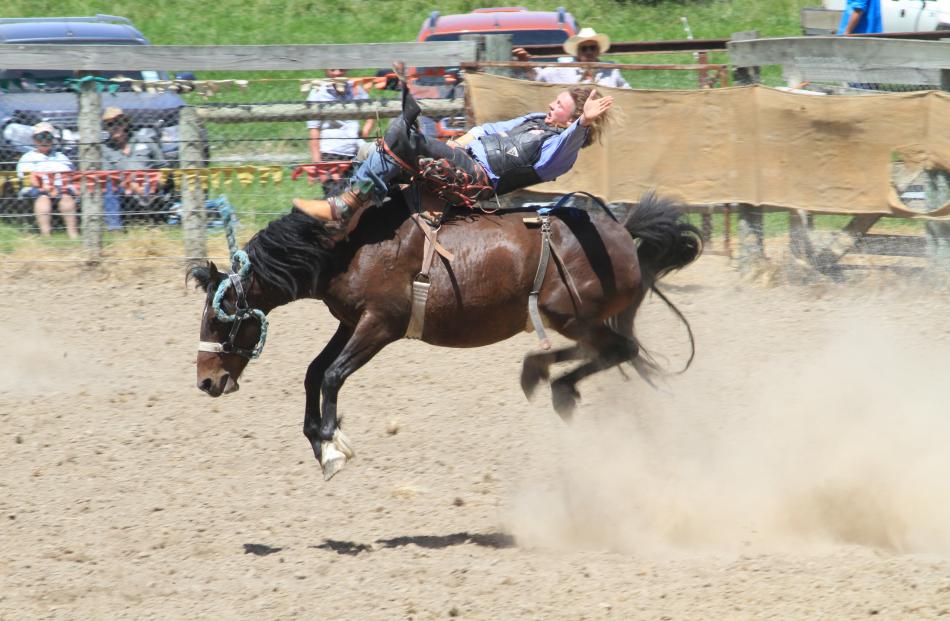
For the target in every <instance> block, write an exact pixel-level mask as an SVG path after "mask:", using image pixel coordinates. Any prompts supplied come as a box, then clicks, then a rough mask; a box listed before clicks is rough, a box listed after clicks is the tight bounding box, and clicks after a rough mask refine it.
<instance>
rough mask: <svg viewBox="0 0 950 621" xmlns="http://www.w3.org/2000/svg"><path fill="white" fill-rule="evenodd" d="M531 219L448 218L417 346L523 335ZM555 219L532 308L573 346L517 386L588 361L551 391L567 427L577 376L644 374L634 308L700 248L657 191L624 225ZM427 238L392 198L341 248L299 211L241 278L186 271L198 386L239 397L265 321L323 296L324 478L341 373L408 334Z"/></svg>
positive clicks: (308, 417)
mask: <svg viewBox="0 0 950 621" xmlns="http://www.w3.org/2000/svg"><path fill="white" fill-rule="evenodd" d="M601 206H603V205H601ZM526 215H534V214H533V213H530V212H529V213H526V210H523V209H522V210H511V211H504V212H498V213H494V214H482V213H476V212H472V211H466V212H465V213H463V214H461V215H457V216H456V217H454V218H449V219H448V220H447V221H445V222H444V223H443V225H442V228H441V230H440V232H439V236H438V241H439V243H441V244H442V245H443V246H444V247H445V248H447V249H448V250H450V251H451V252H452V253H454V258H453V260H452V261H451V262H449V261H446V260H444V259H441V258H440V257H438V256H437V257H436V262H435V264H434V265H433V267H432V269H431V270H430V277H431V288H430V290H429V297H428V301H427V303H426V306H425V315H424V330H423V333H422V336H421V339H422V340H423V341H425V342H427V343H430V344H433V345H439V346H443V347H479V346H482V345H489V344H491V343H496V342H498V341H501V340H504V339H507V338H509V337H511V336H514V335H515V334H517V333H519V332H521V331H523V330H526V329H528V328H529V327H530V325H531V324H530V322H529V317H528V304H527V301H528V297H529V294H530V292H531V290H532V286H533V284H534V280H535V273H536V272H537V271H538V265H539V259H540V256H541V248H542V243H541V233H540V232H539V229H538V228H537V227H531V226H528V225H527V224H526V218H525V216H526ZM551 216H552V218H551V239H552V245H553V247H554V248H555V250H556V252H555V257H556V259H557V260H552V261H550V262H549V263H548V265H547V273H546V275H545V278H544V281H543V287H542V288H541V291H540V295H539V298H538V299H539V309H540V313H541V316H542V317H543V320H544V324H545V325H546V326H548V327H549V328H551V329H554V330H555V331H557V332H559V333H560V334H562V335H563V336H565V337H567V338H568V339H571V340H573V341H575V345H573V346H570V347H565V348H563V349H558V350H554V351H542V352H539V353H532V354H529V355H527V356H526V357H525V360H524V364H523V369H522V375H521V385H522V388H523V390H524V392H525V394H526V395H527V396H528V397H531V395H532V394H533V393H534V391H535V389H536V388H537V386H538V384H539V383H540V382H542V381H546V380H548V379H549V367H550V366H551V365H552V364H554V363H557V362H565V361H572V360H580V361H582V363H581V364H580V365H579V366H578V367H577V368H576V369H574V370H572V371H570V372H568V373H566V374H565V375H563V376H561V377H559V378H558V379H556V380H554V381H553V382H552V383H551V388H552V398H553V402H554V408H555V410H556V411H557V412H558V413H559V414H560V415H561V416H562V417H564V418H565V419H566V418H568V417H569V416H570V414H571V412H572V410H573V409H574V406H575V404H576V399H577V398H578V397H579V395H578V393H577V390H576V387H575V386H576V384H577V382H578V381H580V380H581V379H583V378H585V377H587V376H589V375H591V374H593V373H596V372H598V371H601V370H604V369H607V368H609V367H612V366H616V365H619V364H620V363H623V362H631V363H633V365H634V367H635V368H636V369H637V370H638V371H639V372H640V373H641V375H642V374H643V373H644V371H645V370H647V369H649V368H650V367H651V366H652V363H651V362H650V361H649V359H648V358H646V359H645V358H644V356H643V353H642V352H641V349H640V346H639V344H638V342H637V340H636V338H635V337H634V332H633V319H634V316H635V314H636V311H637V308H638V307H639V305H640V303H641V302H642V301H643V299H644V296H645V295H646V293H647V292H648V291H650V290H651V289H652V290H654V291H656V292H657V294H658V295H660V296H661V297H662V298H663V300H664V301H666V302H667V303H668V304H669V301H668V300H666V298H665V297H663V296H662V294H660V293H659V291H658V290H656V288H655V283H656V281H657V280H658V279H659V278H661V277H662V276H663V275H664V274H666V273H667V272H669V271H671V270H674V269H678V268H681V267H683V266H685V265H687V264H688V263H690V262H691V261H693V260H694V259H695V258H696V257H698V256H699V254H700V252H701V250H702V242H701V236H700V233H699V231H698V230H697V229H696V227H694V226H692V225H691V224H689V223H687V222H685V221H684V219H683V217H682V214H681V212H680V210H679V209H678V208H677V207H676V206H675V205H673V204H672V203H671V202H669V201H666V200H663V199H659V198H657V197H655V196H654V195H652V194H648V195H647V196H646V197H644V199H643V200H642V201H641V202H640V203H639V204H638V205H637V206H636V207H634V208H631V209H630V210H629V211H628V212H627V214H626V216H625V217H624V219H623V220H622V221H619V220H617V219H615V218H614V216H613V215H612V214H611V213H610V212H609V211H608V210H607V209H606V207H604V208H603V209H592V210H589V211H588V210H584V209H579V208H558V209H555V210H553V211H552V213H551ZM424 237H425V236H424V233H423V231H422V229H421V228H420V226H419V225H418V224H417V222H416V221H415V220H414V219H413V218H411V217H410V210H409V208H408V205H407V202H406V201H405V200H404V199H403V198H402V195H398V194H395V195H393V196H392V197H391V200H390V201H389V202H388V203H386V204H384V205H383V206H381V207H376V208H371V209H369V210H368V211H367V212H366V213H365V214H364V215H363V217H362V219H361V220H360V222H359V225H358V226H357V228H356V230H355V231H353V233H352V234H351V235H350V237H349V239H347V240H345V241H340V242H335V241H333V240H332V238H331V235H330V233H329V232H328V231H327V230H326V229H325V228H324V227H323V226H322V225H321V224H320V223H319V222H318V221H316V220H314V219H313V218H311V217H309V216H307V215H305V214H304V213H302V212H300V211H298V210H296V209H295V210H293V211H291V212H290V213H288V214H287V215H285V216H283V217H281V218H280V219H278V220H275V221H273V222H271V223H270V224H268V226H267V227H266V228H264V229H263V230H261V231H259V232H258V233H257V234H256V235H255V236H254V237H253V238H252V239H251V240H250V241H249V242H248V243H247V246H246V248H245V250H246V255H245V254H244V253H238V254H239V256H238V261H237V263H239V264H240V267H241V269H240V270H238V271H237V273H234V272H231V273H229V274H222V273H221V272H219V271H218V270H217V268H216V267H215V266H214V264H213V263H209V264H208V265H207V267H198V268H194V269H193V270H192V271H191V275H192V276H193V277H194V278H195V279H196V281H197V282H198V284H199V286H200V287H202V288H204V289H205V290H206V291H207V295H208V298H207V303H206V305H205V310H204V313H203V317H202V322H201V337H200V338H201V345H200V346H199V352H198V360H197V367H198V388H200V389H201V390H203V391H204V392H206V393H208V394H209V395H211V396H212V397H217V396H219V395H221V394H222V393H227V392H232V391H235V390H237V388H238V384H237V380H238V378H239V377H240V375H241V372H242V371H243V370H244V368H245V366H246V365H247V363H248V361H249V359H250V358H252V357H257V355H258V354H259V353H260V349H261V348H262V347H263V342H264V337H265V336H266V318H265V315H266V313H268V312H270V311H271V310H272V309H274V308H276V307H278V306H281V305H283V304H287V303H289V302H293V301H294V300H298V299H301V298H317V299H320V300H323V302H324V303H325V304H326V305H327V307H328V308H329V310H330V312H331V313H332V314H333V316H334V317H335V318H336V319H337V320H339V322H340V323H339V326H338V327H337V329H336V333H335V334H334V335H333V336H332V337H331V338H330V342H329V343H327V345H326V347H324V349H323V351H322V352H320V354H319V355H318V356H317V357H316V358H315V359H314V360H313V362H311V363H310V366H309V368H308V369H307V375H306V380H305V383H304V386H305V389H306V412H305V416H304V425H303V431H304V435H305V436H306V437H307V439H308V440H309V441H310V444H311V446H312V448H313V451H314V455H315V456H316V458H317V460H318V461H319V462H320V463H321V465H322V466H323V469H324V475H325V476H326V478H329V477H331V476H332V475H333V474H334V473H335V472H336V471H337V470H339V468H341V467H342V466H343V465H344V463H345V461H346V457H348V456H350V455H351V454H352V452H351V449H350V448H349V445H348V442H347V440H346V439H345V436H342V435H341V433H340V431H339V429H338V416H337V394H338V392H339V390H340V388H341V387H342V385H343V382H344V381H346V378H347V377H349V376H350V375H351V374H352V373H354V372H355V371H356V370H357V369H359V368H360V367H362V366H363V365H364V364H366V363H367V362H369V360H370V359H372V358H373V356H375V355H376V354H377V353H378V352H379V351H380V350H381V349H382V348H383V347H385V346H386V345H388V344H389V343H392V342H394V341H396V340H399V339H401V338H403V337H404V336H405V335H406V330H407V326H408V324H409V322H410V314H411V307H412V295H411V283H412V281H413V278H414V277H415V276H416V274H417V273H418V272H419V270H420V265H421V263H422V259H423V245H424ZM235 269H238V267H235ZM670 306H671V307H672V304H670ZM673 309H674V311H676V309H675V307H673ZM676 313H677V315H678V316H679V317H680V318H681V319H682V315H680V314H679V311H676ZM683 321H684V323H685V319H683ZM686 327H687V329H688V328H689V324H688V323H686ZM690 342H691V343H692V333H691V332H690ZM255 344H256V345H255ZM690 360H692V356H691V357H690ZM687 366H688V363H687ZM321 390H322V393H323V407H322V411H321V404H320V396H321V395H320V393H321Z"/></svg>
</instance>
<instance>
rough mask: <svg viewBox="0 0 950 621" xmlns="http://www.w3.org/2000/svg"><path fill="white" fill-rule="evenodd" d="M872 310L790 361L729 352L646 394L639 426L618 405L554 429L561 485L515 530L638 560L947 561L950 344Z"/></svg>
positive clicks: (530, 500)
mask: <svg viewBox="0 0 950 621" xmlns="http://www.w3.org/2000/svg"><path fill="white" fill-rule="evenodd" d="M868 313H870V315H871V316H873V317H876V318H875V319H868V315H865V316H863V317H857V316H851V317H849V318H848V319H847V320H846V321H841V319H840V317H839V318H838V320H836V321H837V323H838V324H839V325H829V326H828V330H827V333H828V334H831V335H837V336H830V337H828V338H826V339H824V340H823V341H822V342H821V343H818V344H814V343H809V342H802V343H801V344H800V346H799V347H800V352H798V353H797V355H795V356H791V357H789V356H782V355H776V356H774V358H775V360H774V361H773V362H770V363H769V364H767V365H764V366H758V367H756V366H755V364H754V362H748V361H746V362H744V361H743V359H742V358H741V357H735V356H733V363H732V365H731V367H730V366H729V365H719V366H720V367H722V368H719V369H717V370H715V371H712V372H711V373H712V375H710V373H706V374H705V375H702V374H698V375H694V376H692V377H691V376H689V375H687V376H685V377H684V378H683V379H682V380H681V381H677V382H676V383H674V384H671V386H670V388H671V390H670V392H669V393H668V394H663V393H647V392H642V393H640V394H638V395H637V397H636V400H637V401H638V402H640V403H641V404H642V407H640V408H638V409H639V410H640V411H641V412H640V414H639V415H637V416H636V417H632V416H631V415H630V414H629V413H623V412H626V411H627V410H628V409H629V408H628V407H624V406H623V405H621V404H620V403H619V399H618V400H617V401H618V402H617V403H615V404H613V405H609V406H607V407H604V408H602V409H601V410H599V411H597V412H595V413H593V414H595V416H591V414H592V413H591V412H590V411H589V410H588V412H587V413H586V417H587V418H586V420H585V419H584V418H582V419H581V421H580V422H579V424H576V425H574V426H573V427H572V428H571V429H570V430H565V431H564V433H563V434H562V441H563V443H564V447H563V450H562V453H563V454H562V456H561V459H560V464H561V469H560V477H557V478H556V480H555V481H553V482H550V483H548V484H547V485H542V484H538V485H534V486H529V488H528V489H526V490H521V491H520V492H519V495H518V497H517V499H516V500H513V501H512V503H513V508H512V510H511V512H510V515H509V516H508V518H509V527H510V528H511V530H512V533H513V534H514V535H515V536H516V538H517V539H518V540H519V542H520V543H522V544H524V545H528V546H542V547H569V548H576V547H583V548H591V547H593V548H607V549H614V550H623V551H636V552H640V553H643V552H648V551H653V552H663V553H676V552H690V553H691V552H696V551H702V550H719V551H723V550H729V551H734V552H742V551H778V550H787V551H799V552H800V551H802V550H816V551H817V550H819V549H827V548H828V547H829V546H840V545H842V544H857V545H862V546H869V547H873V548H876V549H881V550H887V551H892V552H899V553H904V552H935V553H950V450H948V449H947V447H948V443H950V406H948V402H950V395H948V394H947V383H946V381H945V378H946V375H947V372H948V364H950V344H948V342H947V339H946V337H945V336H943V337H940V338H938V339H936V340H932V339H930V338H928V337H926V336H923V335H922V334H921V333H920V331H918V330H917V329H916V328H913V329H907V328H902V327H896V326H898V325H899V324H898V323H897V322H895V318H894V316H893V315H891V316H886V315H884V313H883V312H875V313H871V312H870V311H868ZM849 314H851V313H849ZM855 319H860V320H857V321H856V320H855ZM789 338H792V337H791V336H790V337H789ZM766 356H767V354H766ZM759 358H761V356H760V357H759ZM780 358H784V360H781V359H780ZM747 367H748V368H747ZM739 378H741V384H740V385H741V387H740V388H736V385H737V384H739V382H737V379H739ZM723 387H731V390H723ZM627 399H628V400H627V403H629V397H628V398H627ZM593 419H596V422H595V421H594V420H593Z"/></svg>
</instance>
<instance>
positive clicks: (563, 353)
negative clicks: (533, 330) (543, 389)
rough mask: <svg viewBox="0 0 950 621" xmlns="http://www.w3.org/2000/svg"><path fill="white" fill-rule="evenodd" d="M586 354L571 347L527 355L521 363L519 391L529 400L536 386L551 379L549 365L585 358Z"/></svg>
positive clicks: (577, 347)
mask: <svg viewBox="0 0 950 621" xmlns="http://www.w3.org/2000/svg"><path fill="white" fill-rule="evenodd" d="M586 357H587V354H586V353H585V351H584V348H582V347H581V346H579V345H571V346H569V347H564V348H562V349H556V350H554V351H545V352H538V353H534V354H528V355H527V356H525V357H524V362H522V363H521V390H523V391H524V396H525V397H527V398H528V399H530V398H531V397H533V396H534V391H535V390H537V388H538V384H540V383H541V382H542V381H545V382H546V381H548V380H549V379H550V378H551V365H552V364H555V363H558V362H568V361H571V360H578V359H580V358H586Z"/></svg>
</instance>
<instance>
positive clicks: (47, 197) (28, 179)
mask: <svg viewBox="0 0 950 621" xmlns="http://www.w3.org/2000/svg"><path fill="white" fill-rule="evenodd" d="M55 134H56V128H54V127H53V125H52V123H47V122H45V121H44V122H42V123H37V124H36V125H34V126H33V144H34V145H35V146H34V147H33V150H32V151H28V152H26V153H24V154H23V155H22V156H21V157H20V160H19V161H18V162H17V165H16V174H17V176H18V177H19V178H20V181H21V182H22V183H23V184H24V188H23V190H21V192H20V195H21V196H23V197H24V198H31V199H33V213H34V214H36V224H37V226H39V229H40V235H42V236H43V237H49V236H50V234H51V233H52V230H53V215H52V214H53V207H56V208H57V209H58V210H59V213H60V215H62V216H63V222H64V223H65V224H66V234H67V235H69V237H70V239H77V238H78V237H79V226H78V222H77V218H76V198H75V191H74V190H73V189H72V188H70V187H69V184H68V183H65V182H64V180H63V176H62V174H57V173H64V172H69V171H71V170H75V169H76V167H75V166H74V165H73V162H72V160H70V159H69V158H68V157H67V156H66V155H65V154H64V153H63V152H62V151H54V150H53V141H54V140H55Z"/></svg>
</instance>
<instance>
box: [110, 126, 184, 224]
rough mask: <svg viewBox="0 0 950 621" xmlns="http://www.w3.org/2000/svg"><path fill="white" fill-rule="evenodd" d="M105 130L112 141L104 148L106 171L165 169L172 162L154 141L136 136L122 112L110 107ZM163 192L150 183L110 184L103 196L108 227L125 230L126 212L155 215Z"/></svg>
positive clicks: (124, 181)
mask: <svg viewBox="0 0 950 621" xmlns="http://www.w3.org/2000/svg"><path fill="white" fill-rule="evenodd" d="M102 127H103V128H104V129H105V130H106V131H107V132H108V133H109V138H108V139H107V140H106V142H105V143H104V144H103V146H102V168H103V169H104V170H147V169H150V168H165V167H167V166H168V162H167V161H166V160H165V155H164V154H163V153H162V148H161V147H160V146H159V145H158V143H156V142H155V141H154V140H150V139H144V138H142V137H140V136H139V135H138V134H136V135H134V136H133V135H132V127H131V121H130V119H129V117H128V115H126V114H125V112H124V111H123V110H122V108H115V107H110V108H106V111H105V112H104V113H103V115H102ZM159 190H160V188H157V187H150V186H149V184H148V182H144V183H142V182H139V181H136V180H134V179H131V178H129V179H122V180H121V181H120V182H118V183H115V182H113V181H111V180H110V181H108V182H107V183H106V190H105V194H104V196H103V211H104V212H105V221H106V227H107V228H108V229H110V230H116V229H121V228H122V216H121V213H122V212H123V211H133V212H136V211H153V209H152V207H151V205H152V203H153V202H154V200H155V199H156V198H157V197H158V192H159Z"/></svg>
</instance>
